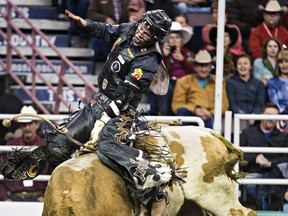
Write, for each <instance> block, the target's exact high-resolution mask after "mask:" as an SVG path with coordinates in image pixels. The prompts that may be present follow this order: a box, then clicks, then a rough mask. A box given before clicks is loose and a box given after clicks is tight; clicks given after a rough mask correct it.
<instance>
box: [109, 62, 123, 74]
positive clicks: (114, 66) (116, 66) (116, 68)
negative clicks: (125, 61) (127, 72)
mask: <svg viewBox="0 0 288 216" xmlns="http://www.w3.org/2000/svg"><path fill="white" fill-rule="evenodd" d="M120 69H121V65H120V62H119V61H114V62H113V63H112V64H111V70H112V71H113V72H116V73H118V72H119V71H120Z"/></svg>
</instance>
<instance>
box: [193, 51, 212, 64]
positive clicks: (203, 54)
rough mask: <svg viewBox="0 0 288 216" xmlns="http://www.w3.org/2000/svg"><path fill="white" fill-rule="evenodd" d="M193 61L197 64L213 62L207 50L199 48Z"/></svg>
mask: <svg viewBox="0 0 288 216" xmlns="http://www.w3.org/2000/svg"><path fill="white" fill-rule="evenodd" d="M193 62H194V63H198V64H209V63H212V62H213V59H212V57H211V55H210V54H209V52H208V51H207V50H200V51H199V52H198V53H197V54H196V55H195V58H194V60H193Z"/></svg>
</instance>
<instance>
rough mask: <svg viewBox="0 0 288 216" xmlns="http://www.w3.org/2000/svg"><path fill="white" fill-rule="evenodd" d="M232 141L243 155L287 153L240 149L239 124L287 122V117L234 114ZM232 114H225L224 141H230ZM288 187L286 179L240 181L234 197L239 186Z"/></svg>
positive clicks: (287, 150) (276, 150)
mask: <svg viewBox="0 0 288 216" xmlns="http://www.w3.org/2000/svg"><path fill="white" fill-rule="evenodd" d="M233 120H234V131H233V132H234V140H233V143H234V145H236V146H237V147H239V148H240V149H241V150H242V151H243V152H244V153H285V154H287V153H288V148H284V147H283V148H281V147H280V148H277V147H275V148H274V147H270V148H269V147H241V146H240V133H241V128H240V123H241V121H245V120H256V121H257V120H285V121H288V115H264V114H235V115H234V119H233ZM232 122H233V121H232V112H231V111H227V112H226V113H225V133H224V136H225V138H226V139H228V140H229V141H231V134H232V130H231V128H233V126H232ZM235 171H239V165H238V164H237V165H236V167H235ZM248 184H256V185H288V179H256V178H255V179H252V178H251V179H240V180H238V184H236V196H237V198H239V185H248Z"/></svg>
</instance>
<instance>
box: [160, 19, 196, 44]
mask: <svg viewBox="0 0 288 216" xmlns="http://www.w3.org/2000/svg"><path fill="white" fill-rule="evenodd" d="M171 32H181V33H182V35H183V43H184V44H186V43H187V42H188V41H189V40H190V39H191V37H192V34H193V31H192V29H191V30H189V28H185V27H182V25H181V24H180V23H179V22H176V21H173V22H172V25H171V28H170V31H169V33H171ZM169 33H168V35H167V36H166V37H165V38H164V41H167V40H168V37H169Z"/></svg>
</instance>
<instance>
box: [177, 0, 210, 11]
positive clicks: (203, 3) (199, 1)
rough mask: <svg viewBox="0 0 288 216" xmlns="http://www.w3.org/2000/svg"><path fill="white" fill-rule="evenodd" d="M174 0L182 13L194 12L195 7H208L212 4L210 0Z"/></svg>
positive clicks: (197, 8)
mask: <svg viewBox="0 0 288 216" xmlns="http://www.w3.org/2000/svg"><path fill="white" fill-rule="evenodd" d="M172 2H173V3H174V4H175V5H176V7H177V9H178V10H179V12H180V13H182V14H185V13H193V12H195V9H196V10H199V9H200V8H199V7H201V8H207V9H208V8H209V7H210V4H211V1H210V0H186V1H183V0H172Z"/></svg>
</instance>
